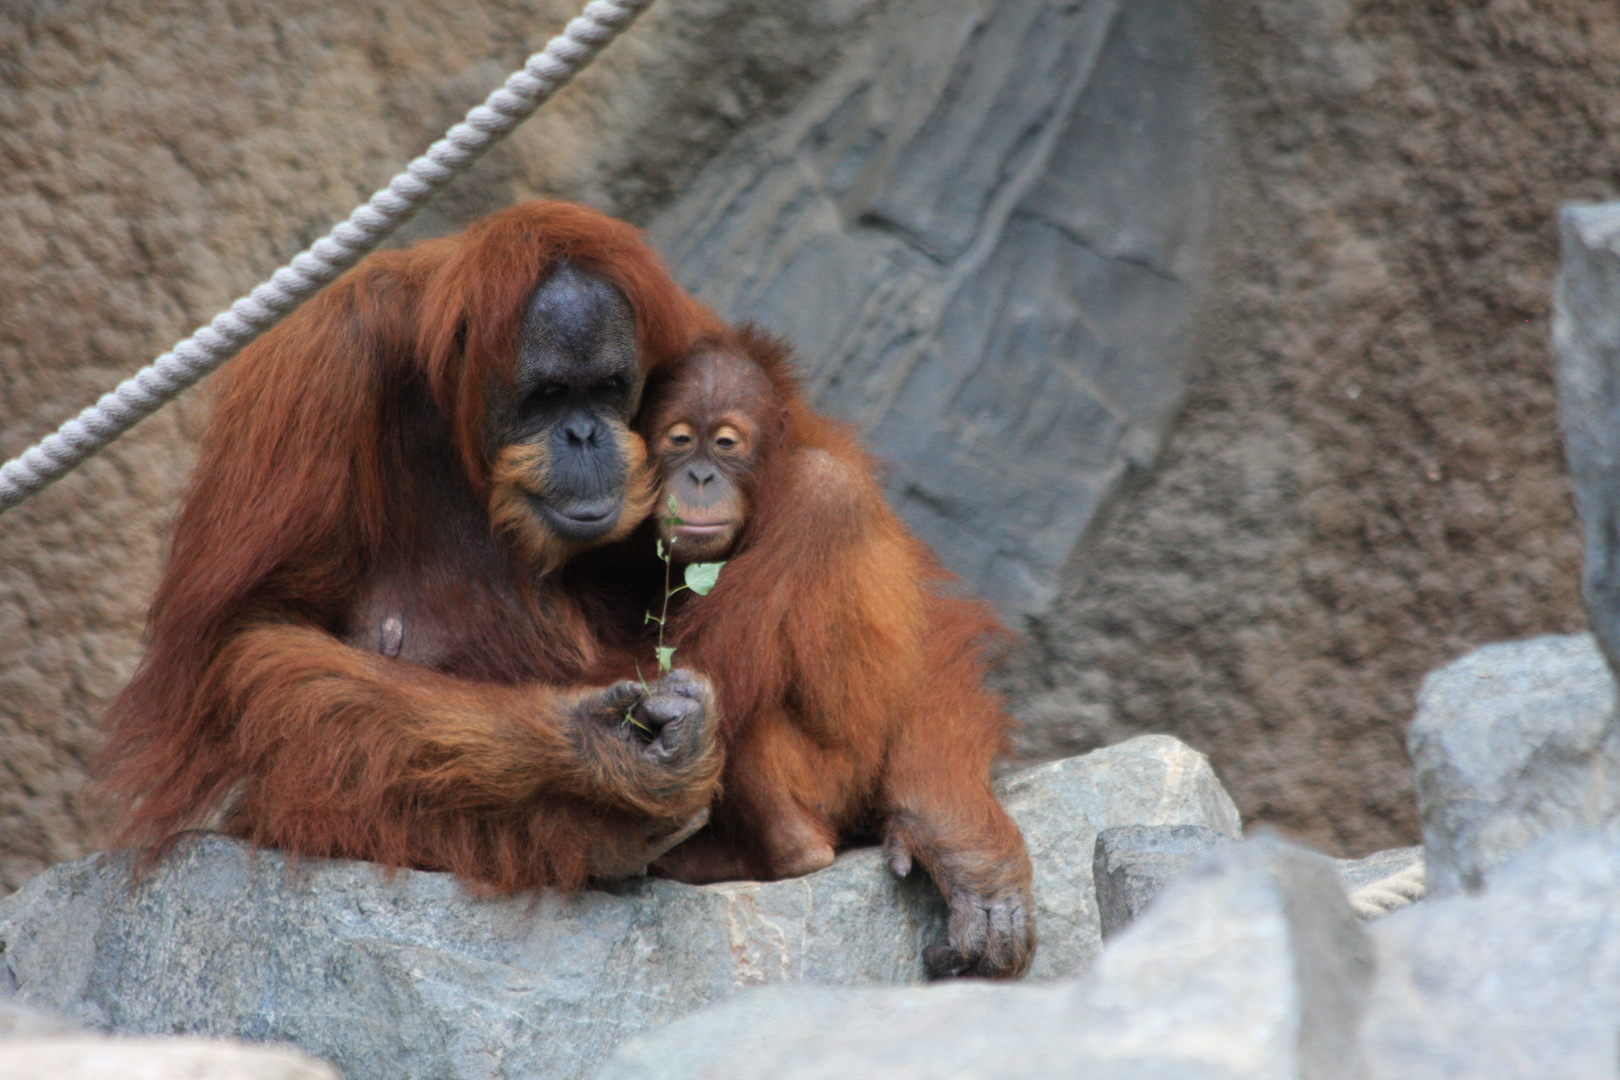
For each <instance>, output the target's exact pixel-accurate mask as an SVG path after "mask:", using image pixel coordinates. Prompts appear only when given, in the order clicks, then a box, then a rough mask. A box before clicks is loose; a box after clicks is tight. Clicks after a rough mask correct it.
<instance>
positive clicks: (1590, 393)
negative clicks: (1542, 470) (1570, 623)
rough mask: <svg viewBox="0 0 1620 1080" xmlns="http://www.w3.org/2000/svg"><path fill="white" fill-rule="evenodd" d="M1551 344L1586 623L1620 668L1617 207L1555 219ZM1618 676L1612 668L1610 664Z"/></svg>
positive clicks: (1585, 209) (1572, 210)
mask: <svg viewBox="0 0 1620 1080" xmlns="http://www.w3.org/2000/svg"><path fill="white" fill-rule="evenodd" d="M1558 232H1559V238H1560V240H1561V241H1562V247H1561V250H1562V262H1561V263H1560V265H1559V270H1558V280H1557V284H1556V286H1555V288H1554V290H1553V320H1552V346H1553V355H1554V357H1555V360H1556V364H1555V366H1554V370H1555V372H1556V374H1557V380H1558V412H1559V418H1560V420H1561V422H1562V424H1563V429H1564V452H1565V455H1566V456H1567V458H1568V460H1569V478H1570V486H1571V488H1572V489H1573V491H1574V494H1575V509H1576V511H1577V513H1578V514H1579V515H1580V519H1581V534H1582V537H1583V538H1584V540H1585V545H1586V551H1585V560H1584V562H1585V573H1584V576H1583V579H1582V588H1583V593H1584V595H1585V599H1586V613H1587V619H1588V621H1589V623H1590V624H1591V627H1592V632H1593V633H1594V634H1595V635H1597V639H1598V642H1599V644H1601V645H1602V647H1603V651H1604V653H1605V654H1606V655H1607V656H1608V659H1609V663H1610V664H1611V665H1615V664H1620V203H1605V204H1603V205H1601V206H1582V207H1566V208H1565V209H1564V210H1563V212H1562V213H1560V214H1559V215H1558ZM1617 670H1620V668H1617Z"/></svg>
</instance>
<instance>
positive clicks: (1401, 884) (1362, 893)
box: [1350, 863, 1428, 922]
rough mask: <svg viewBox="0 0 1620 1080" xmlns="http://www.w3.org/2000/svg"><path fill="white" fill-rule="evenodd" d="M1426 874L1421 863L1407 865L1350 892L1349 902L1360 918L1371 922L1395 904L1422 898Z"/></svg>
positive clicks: (1425, 888) (1401, 905)
mask: <svg viewBox="0 0 1620 1080" xmlns="http://www.w3.org/2000/svg"><path fill="white" fill-rule="evenodd" d="M1427 878H1428V875H1427V873H1426V870H1425V866H1424V864H1423V863H1417V864H1416V865H1414V866H1408V867H1407V868H1406V869H1405V870H1402V871H1401V872H1400V873H1398V874H1391V875H1390V876H1389V877H1387V878H1384V879H1383V880H1381V881H1375V882H1373V883H1372V884H1371V885H1366V886H1363V887H1362V888H1360V889H1357V890H1356V891H1355V892H1353V893H1351V894H1350V906H1351V907H1352V908H1353V909H1355V913H1356V915H1357V916H1358V917H1359V918H1360V919H1361V921H1362V922H1372V921H1373V920H1374V919H1377V918H1380V917H1382V916H1384V915H1388V914H1389V913H1390V912H1392V911H1394V910H1396V909H1397V908H1403V907H1406V906H1407V905H1408V904H1415V903H1417V902H1418V901H1419V900H1421V899H1423V895H1424V893H1425V892H1427V891H1428V881H1427Z"/></svg>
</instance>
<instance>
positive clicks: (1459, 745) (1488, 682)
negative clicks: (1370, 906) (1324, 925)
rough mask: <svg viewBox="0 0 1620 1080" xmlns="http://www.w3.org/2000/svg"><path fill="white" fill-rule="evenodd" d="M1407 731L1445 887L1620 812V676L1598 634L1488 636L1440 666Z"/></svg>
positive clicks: (1474, 881) (1433, 880) (1428, 850)
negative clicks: (1618, 689) (1618, 683)
mask: <svg viewBox="0 0 1620 1080" xmlns="http://www.w3.org/2000/svg"><path fill="white" fill-rule="evenodd" d="M1407 741H1408V747H1409V750H1410V752H1411V756H1412V767H1413V770H1414V772H1415V774H1416V779H1417V795H1418V811H1419V813H1420V815H1421V816H1422V819H1423V846H1424V850H1425V854H1426V857H1427V863H1428V886H1429V891H1430V892H1431V893H1432V894H1434V895H1439V896H1444V895H1448V894H1450V893H1455V892H1457V891H1459V890H1461V889H1465V888H1466V889H1478V888H1480V887H1482V886H1483V885H1484V883H1485V881H1486V879H1487V878H1488V876H1489V874H1490V872H1491V870H1492V869H1493V868H1494V867H1496V866H1498V865H1500V864H1501V863H1502V862H1504V861H1506V860H1507V859H1508V858H1509V857H1511V856H1512V855H1514V854H1516V853H1518V852H1520V851H1523V850H1524V849H1525V848H1527V847H1528V846H1530V844H1531V843H1533V842H1534V841H1535V840H1536V839H1537V838H1538V837H1540V836H1542V835H1545V834H1547V833H1552V832H1558V831H1561V830H1567V829H1578V828H1583V827H1590V826H1593V825H1599V824H1602V823H1603V822H1606V821H1609V820H1611V819H1613V818H1614V817H1615V816H1616V814H1617V813H1620V724H1617V723H1616V717H1615V693H1614V678H1613V676H1612V675H1611V674H1610V671H1609V667H1608V665H1607V664H1606V663H1605V662H1604V659H1603V654H1602V653H1601V652H1600V651H1599V650H1598V647H1597V644H1596V642H1594V641H1593V639H1592V638H1591V637H1590V636H1589V635H1584V634H1582V635H1572V636H1552V635H1549V636H1546V637H1539V638H1532V639H1530V640H1528V641H1511V642H1499V643H1497V644H1493V645H1486V646H1483V647H1481V648H1479V649H1476V650H1475V651H1474V652H1472V653H1469V654H1468V655H1467V656H1464V657H1463V658H1461V659H1460V660H1457V661H1455V662H1453V663H1451V664H1448V665H1447V666H1445V667H1443V668H1441V669H1439V670H1438V671H1435V672H1433V673H1431V674H1430V675H1429V677H1428V678H1427V679H1425V680H1424V682H1423V687H1422V689H1421V690H1420V691H1419V693H1418V703H1417V715H1416V716H1415V717H1414V718H1413V720H1412V727H1411V730H1410V731H1409V733H1408V735H1407Z"/></svg>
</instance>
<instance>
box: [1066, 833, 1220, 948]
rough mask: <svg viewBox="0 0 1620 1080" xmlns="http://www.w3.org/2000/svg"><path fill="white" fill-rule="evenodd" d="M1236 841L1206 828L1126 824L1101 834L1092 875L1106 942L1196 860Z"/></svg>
mask: <svg viewBox="0 0 1620 1080" xmlns="http://www.w3.org/2000/svg"><path fill="white" fill-rule="evenodd" d="M1231 839H1232V838H1231V837H1230V836H1226V835H1224V834H1222V833H1218V832H1216V831H1215V830H1214V829H1206V828H1204V827H1203V826H1201V825H1122V826H1119V827H1118V828H1113V829H1104V830H1103V831H1102V832H1100V833H1098V834H1097V845H1096V849H1095V852H1094V853H1093V855H1092V859H1091V876H1092V879H1093V880H1094V881H1095V882H1096V886H1097V915H1098V918H1099V920H1100V923H1101V929H1102V936H1103V940H1104V941H1107V940H1108V939H1109V938H1111V937H1113V936H1114V935H1115V934H1117V933H1119V932H1120V931H1121V930H1123V929H1125V927H1127V926H1129V925H1130V923H1131V921H1132V920H1133V919H1135V918H1136V917H1137V916H1138V915H1140V914H1141V913H1142V912H1143V911H1145V910H1146V909H1147V906H1148V905H1149V904H1150V903H1152V902H1153V898H1154V897H1156V896H1158V895H1159V894H1160V893H1162V892H1163V891H1164V889H1165V886H1166V885H1169V884H1170V882H1172V881H1174V880H1175V879H1176V878H1178V877H1180V876H1181V873H1182V871H1184V870H1186V869H1187V866H1188V864H1190V863H1191V862H1192V861H1193V860H1194V859H1196V858H1198V856H1200V855H1202V854H1203V853H1204V852H1206V851H1208V850H1209V849H1210V848H1212V847H1214V846H1216V845H1217V844H1223V843H1230V842H1231Z"/></svg>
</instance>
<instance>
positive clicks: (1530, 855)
mask: <svg viewBox="0 0 1620 1080" xmlns="http://www.w3.org/2000/svg"><path fill="white" fill-rule="evenodd" d="M1617 910H1620V837H1617V836H1616V835H1615V833H1614V832H1613V831H1608V832H1607V833H1606V834H1591V833H1588V834H1577V835H1571V834H1558V835H1554V836H1549V837H1545V838H1543V839H1542V840H1541V841H1540V842H1539V843H1537V844H1536V845H1534V846H1533V847H1532V848H1531V849H1530V850H1528V851H1526V852H1524V853H1523V854H1521V855H1520V856H1519V857H1518V858H1516V859H1513V860H1512V861H1511V862H1509V863H1507V864H1505V865H1503V866H1501V867H1499V868H1498V869H1497V870H1496V871H1494V872H1493V873H1492V875H1491V880H1490V886H1489V888H1488V889H1487V890H1486V891H1485V892H1484V893H1480V894H1474V895H1468V894H1464V895H1457V896H1452V897H1449V898H1445V899H1438V898H1431V899H1429V900H1426V901H1425V902H1424V903H1422V904H1419V905H1416V906H1415V907H1410V908H1407V909H1405V910H1404V911H1399V912H1396V913H1395V914H1393V915H1390V916H1389V917H1388V918H1386V919H1383V920H1381V921H1379V922H1378V923H1376V924H1374V925H1373V926H1372V927H1370V928H1369V932H1370V933H1371V935H1372V938H1373V941H1374V944H1375V948H1376V957H1377V971H1378V974H1377V978H1376V981H1375V985H1374V989H1373V992H1372V994H1371V997H1370V1000H1369V1004H1368V1008H1367V1021H1366V1028H1365V1045H1366V1048H1367V1056H1368V1062H1369V1075H1370V1076H1372V1077H1376V1078H1380V1080H1382V1078H1389V1080H1430V1078H1433V1080H1441V1078H1450V1077H1464V1076H1465V1077H1469V1078H1470V1080H1510V1078H1522V1080H1546V1078H1548V1077H1559V1078H1561V1080H1562V1078H1566V1077H1567V1078H1572V1080H1573V1078H1579V1080H1588V1078H1597V1077H1609V1078H1613V1077H1616V1076H1620V1053H1617V1049H1620V1048H1617V1041H1620V1040H1617V1038H1616V1036H1617V1027H1620V1025H1617V1023H1616V1017H1617V1016H1620V922H1617V921H1616V919H1615V912H1616V911H1617Z"/></svg>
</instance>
